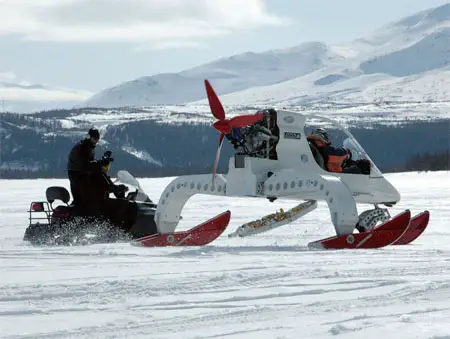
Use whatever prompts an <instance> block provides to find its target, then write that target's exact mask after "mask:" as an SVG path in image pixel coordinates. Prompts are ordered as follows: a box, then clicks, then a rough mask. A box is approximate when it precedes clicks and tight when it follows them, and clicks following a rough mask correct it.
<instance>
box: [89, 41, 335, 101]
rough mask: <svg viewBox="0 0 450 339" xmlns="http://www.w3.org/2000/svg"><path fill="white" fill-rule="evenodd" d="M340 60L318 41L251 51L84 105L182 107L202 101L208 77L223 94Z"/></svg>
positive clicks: (116, 90)
mask: <svg viewBox="0 0 450 339" xmlns="http://www.w3.org/2000/svg"><path fill="white" fill-rule="evenodd" d="M341 59H343V57H342V56H341V55H339V54H338V53H336V52H333V51H331V50H330V49H329V47H327V46H326V45H325V44H323V43H319V42H310V43H304V44H301V45H299V46H296V47H294V48H289V49H283V50H271V51H267V52H264V53H253V52H248V53H244V54H240V55H235V56H231V57H227V58H221V59H219V60H217V61H214V62H212V63H208V64H205V65H202V66H199V67H195V68H192V69H189V70H186V71H183V72H180V73H166V74H157V75H154V76H148V77H142V78H139V79H136V80H132V81H128V82H125V83H122V84H120V85H118V86H114V87H112V88H109V89H106V90H104V91H102V92H100V93H97V94H95V95H94V96H92V97H91V98H89V99H88V100H87V101H86V103H85V104H86V105H88V106H98V107H120V106H148V105H153V104H179V103H184V102H189V101H193V100H200V99H203V98H204V96H205V89H204V86H203V80H204V79H205V78H206V77H207V78H208V79H210V80H211V81H213V82H214V87H215V89H216V91H217V92H218V93H220V94H224V93H231V92H236V91H239V90H244V89H247V88H250V87H254V86H260V85H270V84H274V83H277V82H281V81H285V80H289V79H292V78H295V77H298V76H301V75H304V74H308V73H310V72H312V71H314V70H317V69H320V68H322V67H323V66H324V65H326V64H328V63H330V62H331V61H333V60H334V61H337V60H341Z"/></svg>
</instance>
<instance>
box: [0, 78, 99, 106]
mask: <svg viewBox="0 0 450 339" xmlns="http://www.w3.org/2000/svg"><path fill="white" fill-rule="evenodd" d="M92 94H93V93H90V92H87V91H78V90H73V89H66V88H56V87H50V86H46V85H37V84H31V83H29V82H27V81H24V80H21V79H19V78H18V77H17V76H16V74H15V73H14V72H5V73H0V100H14V101H40V102H44V101H46V102H48V101H83V100H86V99H87V98H89V97H90V96H91V95H92Z"/></svg>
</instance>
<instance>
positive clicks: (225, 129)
mask: <svg viewBox="0 0 450 339" xmlns="http://www.w3.org/2000/svg"><path fill="white" fill-rule="evenodd" d="M205 87H206V94H207V96H208V102H209V107H210V108H211V113H212V115H213V116H214V117H215V118H216V119H217V120H218V121H216V122H215V123H214V124H213V127H214V128H215V129H216V130H218V131H219V132H220V138H219V148H218V149H217V153H216V160H215V161H214V167H213V172H212V182H213V184H214V177H215V175H216V170H217V165H218V163H219V158H220V150H221V149H222V143H223V139H224V137H225V135H226V134H228V133H230V132H231V130H232V129H233V128H242V127H245V126H249V125H253V124H254V123H255V122H258V121H260V120H261V119H262V118H263V117H264V115H263V114H262V113H257V114H251V115H240V116H237V117H234V118H231V119H226V118H225V110H224V109H223V106H222V103H221V102H220V100H219V97H218V96H217V94H216V92H214V89H213V88H212V86H211V84H210V83H209V81H208V80H205Z"/></svg>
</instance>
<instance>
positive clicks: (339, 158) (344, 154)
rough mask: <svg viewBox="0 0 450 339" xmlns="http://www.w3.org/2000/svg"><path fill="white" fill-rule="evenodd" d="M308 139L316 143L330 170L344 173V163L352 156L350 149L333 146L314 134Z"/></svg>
mask: <svg viewBox="0 0 450 339" xmlns="http://www.w3.org/2000/svg"><path fill="white" fill-rule="evenodd" d="M307 139H308V140H309V141H312V142H314V144H315V145H316V147H317V149H318V150H319V152H320V154H321V155H322V156H323V158H324V159H323V160H324V161H325V166H326V168H327V170H328V171H330V172H336V173H342V169H343V167H342V164H343V163H344V161H345V160H347V159H349V158H350V156H351V153H350V151H349V150H348V149H346V148H342V147H334V146H331V145H330V144H327V143H325V142H323V141H322V140H320V139H318V138H315V137H314V136H312V137H308V138H307Z"/></svg>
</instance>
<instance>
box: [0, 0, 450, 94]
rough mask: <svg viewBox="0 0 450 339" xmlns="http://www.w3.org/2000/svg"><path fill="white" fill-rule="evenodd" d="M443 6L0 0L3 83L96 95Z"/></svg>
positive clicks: (426, 1) (342, 0)
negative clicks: (138, 81) (139, 79)
mask: <svg viewBox="0 0 450 339" xmlns="http://www.w3.org/2000/svg"><path fill="white" fill-rule="evenodd" d="M448 2H449V1H448V0H447V1H443V0H377V1H365V0H339V1H337V0H265V1H264V0H0V46H1V49H0V51H1V53H0V80H4V81H5V80H7V81H10V82H20V81H21V80H25V81H27V82H29V83H34V84H49V85H51V86H61V87H66V88H73V89H77V90H84V91H88V92H97V91H100V90H102V89H104V88H106V87H110V86H113V85H116V84H118V83H120V82H123V81H127V80H132V79H134V78H137V77H140V76H145V75H152V74H155V73H162V72H177V71H180V70H183V69H186V68H189V67H193V66H196V65H199V64H202V63H205V62H208V61H212V60H214V59H217V58H219V57H223V56H230V55H232V54H236V53H242V52H246V51H255V52H257V51H263V50H267V49H271V48H283V47H290V46H294V45H297V44H300V43H302V42H305V41H312V40H315V41H323V42H326V43H330V44H337V43H340V42H347V41H349V40H352V39H355V38H358V37H360V36H363V35H365V34H367V33H370V32H371V31H372V30H374V29H376V28H378V27H379V26H381V25H384V24H386V23H388V22H390V21H394V20H398V19H400V18H401V17H404V16H407V15H410V14H413V13H415V12H418V11H420V10H424V9H428V8H430V7H435V6H439V5H442V4H445V3H448Z"/></svg>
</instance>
